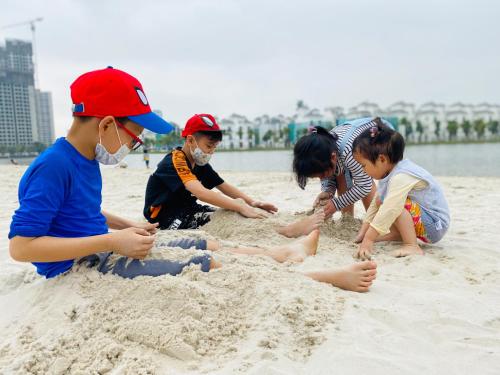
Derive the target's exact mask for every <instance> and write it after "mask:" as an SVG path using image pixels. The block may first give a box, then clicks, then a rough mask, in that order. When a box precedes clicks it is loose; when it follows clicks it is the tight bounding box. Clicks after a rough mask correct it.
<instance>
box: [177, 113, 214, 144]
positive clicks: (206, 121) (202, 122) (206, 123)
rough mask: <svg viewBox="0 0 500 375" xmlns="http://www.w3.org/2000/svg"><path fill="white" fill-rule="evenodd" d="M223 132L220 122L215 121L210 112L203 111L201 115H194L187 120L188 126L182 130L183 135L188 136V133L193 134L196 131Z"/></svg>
mask: <svg viewBox="0 0 500 375" xmlns="http://www.w3.org/2000/svg"><path fill="white" fill-rule="evenodd" d="M201 131H204V132H221V130H220V127H219V124H217V121H215V117H214V116H212V115H209V114H208V113H202V114H199V115H194V116H192V117H191V118H190V119H189V120H187V122H186V126H185V127H184V130H183V131H182V134H181V136H182V137H184V138H185V137H187V136H188V135H193V134H194V133H196V132H201Z"/></svg>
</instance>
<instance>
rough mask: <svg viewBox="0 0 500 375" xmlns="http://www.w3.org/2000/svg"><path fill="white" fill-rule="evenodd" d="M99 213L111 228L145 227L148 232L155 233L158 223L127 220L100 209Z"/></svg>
mask: <svg viewBox="0 0 500 375" xmlns="http://www.w3.org/2000/svg"><path fill="white" fill-rule="evenodd" d="M101 213H102V214H103V215H104V217H105V218H106V224H107V225H108V227H109V228H111V229H127V228H131V227H134V228H142V229H146V230H147V231H148V232H149V233H150V234H155V233H156V228H157V227H158V223H154V224H150V223H139V222H135V221H132V220H128V219H125V218H122V217H120V216H116V215H113V214H112V213H110V212H107V211H104V210H102V211H101Z"/></svg>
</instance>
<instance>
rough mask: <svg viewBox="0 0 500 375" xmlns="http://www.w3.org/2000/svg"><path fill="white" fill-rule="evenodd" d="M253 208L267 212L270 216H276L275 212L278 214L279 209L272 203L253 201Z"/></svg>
mask: <svg viewBox="0 0 500 375" xmlns="http://www.w3.org/2000/svg"><path fill="white" fill-rule="evenodd" d="M251 206H252V207H255V208H260V209H261V210H264V211H267V212H269V213H270V214H274V213H275V212H278V207H276V206H275V205H274V204H272V203H267V202H261V201H253V202H252V204H251Z"/></svg>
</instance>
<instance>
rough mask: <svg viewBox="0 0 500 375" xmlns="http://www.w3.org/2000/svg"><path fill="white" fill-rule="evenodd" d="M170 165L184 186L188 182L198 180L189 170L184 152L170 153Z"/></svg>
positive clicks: (175, 151)
mask: <svg viewBox="0 0 500 375" xmlns="http://www.w3.org/2000/svg"><path fill="white" fill-rule="evenodd" d="M172 164H173V165H174V168H175V170H176V172H177V174H178V175H179V177H180V179H181V181H182V183H183V184H184V185H186V183H188V182H189V181H193V180H198V179H197V178H196V176H195V175H194V174H193V172H191V169H189V166H188V163H187V160H186V155H185V154H184V152H182V151H180V150H174V151H172Z"/></svg>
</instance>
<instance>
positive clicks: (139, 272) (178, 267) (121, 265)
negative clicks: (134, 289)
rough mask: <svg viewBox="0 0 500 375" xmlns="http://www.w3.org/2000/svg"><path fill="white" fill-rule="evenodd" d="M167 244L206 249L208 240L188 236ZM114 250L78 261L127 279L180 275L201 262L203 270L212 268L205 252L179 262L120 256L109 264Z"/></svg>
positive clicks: (206, 270)
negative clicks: (131, 258) (185, 268)
mask: <svg viewBox="0 0 500 375" xmlns="http://www.w3.org/2000/svg"><path fill="white" fill-rule="evenodd" d="M165 245H167V246H169V247H181V248H183V249H190V248H192V247H195V248H196V249H199V250H206V248H207V241H206V240H192V239H188V238H183V239H178V240H172V241H170V242H168V243H166V244H165ZM111 254H112V252H105V253H98V254H93V255H89V256H86V257H83V258H81V259H80V261H79V262H78V263H80V264H81V263H87V265H88V266H89V267H97V270H98V271H99V272H102V273H108V272H111V273H112V274H114V275H118V276H121V277H124V278H127V279H133V278H134V277H137V276H162V275H172V276H175V275H178V274H179V273H181V272H182V270H183V269H184V267H187V266H190V265H192V264H200V265H201V270H202V271H203V272H208V271H209V270H210V259H211V257H210V255H208V254H203V255H199V256H195V257H193V258H191V259H189V260H188V261H187V262H177V261H171V260H166V259H148V260H138V259H133V260H130V258H127V257H120V258H119V259H118V260H117V261H116V262H115V263H114V265H110V264H109V256H110V255H111Z"/></svg>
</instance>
